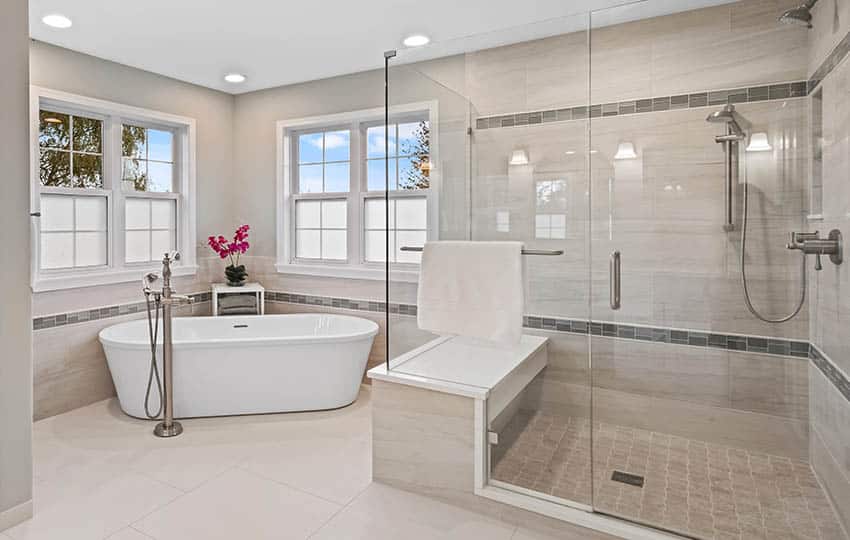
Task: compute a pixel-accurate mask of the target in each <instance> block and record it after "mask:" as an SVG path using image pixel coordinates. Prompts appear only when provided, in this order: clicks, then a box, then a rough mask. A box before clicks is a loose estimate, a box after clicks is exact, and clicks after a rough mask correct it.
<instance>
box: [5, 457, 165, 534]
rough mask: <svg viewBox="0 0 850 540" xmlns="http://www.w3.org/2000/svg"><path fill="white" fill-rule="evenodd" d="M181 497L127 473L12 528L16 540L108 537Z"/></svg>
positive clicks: (42, 511)
mask: <svg viewBox="0 0 850 540" xmlns="http://www.w3.org/2000/svg"><path fill="white" fill-rule="evenodd" d="M180 495H181V492H180V491H178V490H176V489H174V488H172V487H170V486H167V485H165V484H162V483H161V482H157V481H155V480H152V479H150V478H147V477H145V476H142V475H140V474H138V473H133V472H126V473H123V474H120V475H118V476H115V477H113V478H111V479H109V480H106V481H104V482H102V483H99V484H98V485H96V486H92V487H91V488H90V490H89V492H88V493H87V494H85V495H80V494H79V492H76V493H74V494H73V495H72V496H70V497H69V498H67V499H64V500H63V501H62V502H61V503H60V502H55V503H54V504H51V505H50V506H48V507H47V508H45V509H43V510H39V508H40V504H39V502H38V492H36V502H35V508H36V511H35V515H34V517H33V518H32V519H30V520H28V521H25V522H24V523H21V524H20V525H18V526H16V527H13V528H11V529H9V530H8V531H7V532H6V534H8V535H9V536H11V537H12V539H13V540H52V539H54V538H55V539H56V540H77V539H79V540H92V539H100V538H105V537H107V536H108V535H110V534H112V533H115V532H117V531H119V530H121V529H123V528H124V527H127V526H128V525H130V524H131V523H133V522H134V521H136V520H138V519H141V518H142V517H144V516H145V515H147V514H149V513H150V512H152V511H154V510H156V509H157V508H159V507H161V506H164V505H166V504H168V503H170V502H171V501H173V500H174V499H175V498H177V497H178V496H180Z"/></svg>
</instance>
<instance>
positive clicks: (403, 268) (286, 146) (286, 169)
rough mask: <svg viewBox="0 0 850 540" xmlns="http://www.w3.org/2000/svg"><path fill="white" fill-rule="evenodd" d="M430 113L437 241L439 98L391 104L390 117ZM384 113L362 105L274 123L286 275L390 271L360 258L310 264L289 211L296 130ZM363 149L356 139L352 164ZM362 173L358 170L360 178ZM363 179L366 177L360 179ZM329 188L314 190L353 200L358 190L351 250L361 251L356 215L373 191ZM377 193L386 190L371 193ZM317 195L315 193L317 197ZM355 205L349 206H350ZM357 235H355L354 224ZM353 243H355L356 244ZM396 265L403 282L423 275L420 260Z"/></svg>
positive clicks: (431, 215)
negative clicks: (298, 246) (299, 254)
mask: <svg viewBox="0 0 850 540" xmlns="http://www.w3.org/2000/svg"><path fill="white" fill-rule="evenodd" d="M422 111H427V112H428V119H429V122H430V125H431V157H430V161H431V163H432V164H434V169H432V172H431V177H430V180H431V187H430V189H428V190H427V191H428V193H427V198H428V230H427V235H428V239H429V240H436V239H437V238H438V236H439V221H438V219H439V215H440V214H439V209H438V204H439V202H438V201H439V192H440V179H441V176H440V167H439V166H438V164H439V163H440V161H439V148H440V146H439V107H438V102H437V101H436V100H431V101H423V102H417V103H407V104H404V105H398V106H393V107H390V116H391V117H392V116H398V115H403V114H407V113H415V112H422ZM383 118H384V108H383V107H376V108H374V109H363V110H359V111H351V112H345V113H339V114H328V115H321V116H311V117H306V118H296V119H292V120H280V121H278V122H277V123H276V128H275V133H276V144H277V152H276V159H277V161H276V169H277V170H276V197H275V201H276V203H275V207H276V212H275V213H276V230H277V263H276V264H275V268H276V269H277V271H278V272H279V273H282V274H295V275H309V276H321V277H334V278H351V279H369V280H383V279H385V278H386V277H387V276H386V271H385V269H384V263H375V264H369V263H364V262H362V261H359V260H349V261H327V262H324V261H323V262H316V263H308V262H305V261H303V260H297V259H295V249H294V248H295V246H294V245H293V244H294V242H293V236H294V235H293V232H294V228H295V225H294V216H292V215H291V212H290V208H293V200H294V199H298V198H299V195H298V194H296V193H293V174H292V166H293V155H292V153H293V152H292V149H293V133H294V132H297V131H300V130H305V129H312V128H320V127H322V126H328V127H334V126H339V125H340V124H352V123H355V122H357V123H359V122H367V121H370V120H382V119H383ZM360 161H362V152H360V149H359V148H355V145H354V144H353V143H352V148H351V168H352V170H353V169H354V167H359V168H363V167H364V164H363V163H360ZM359 176H361V175H358V178H359ZM361 180H362V179H361ZM353 188H354V186H352V193H344V194H340V193H328V194H315V195H317V196H318V197H327V198H330V199H339V198H340V195H342V196H344V197H347V198H348V199H349V200H352V198H353V196H355V195H356V200H357V201H359V204H360V209H359V211H355V209H353V208H349V253H351V252H352V249H353V251H354V252H355V253H358V254H360V255H362V245H363V240H362V238H363V234H364V232H363V230H362V229H363V224H362V220H361V219H360V218H358V219H357V220H352V216H353V215H356V216H362V213H363V209H362V207H363V204H364V202H365V199H366V198H367V197H368V196H371V195H372V194H368V195H367V192H366V191H363V190H362V188H361V186H357V190H358V193H353ZM373 193H374V194H377V193H383V192H373ZM415 196H420V197H421V196H422V194H421V193H419V194H417V193H416V191H415V190H411V191H404V190H399V191H397V192H393V193H392V197H415ZM318 197H313V198H318ZM349 206H351V205H349ZM355 227H356V228H357V229H360V230H354V234H351V231H352V228H355ZM352 240H353V242H355V244H352ZM394 266H396V267H395V268H394V269H393V270H392V271H391V274H392V275H391V278H392V280H393V281H403V282H412V283H415V282H416V281H417V280H418V279H419V268H418V266H417V265H404V264H401V265H394Z"/></svg>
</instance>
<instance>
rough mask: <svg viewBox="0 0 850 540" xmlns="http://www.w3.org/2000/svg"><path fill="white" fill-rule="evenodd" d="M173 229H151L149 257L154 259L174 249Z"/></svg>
mask: <svg viewBox="0 0 850 540" xmlns="http://www.w3.org/2000/svg"><path fill="white" fill-rule="evenodd" d="M173 238H174V232H173V231H153V232H152V233H151V257H152V258H153V259H154V260H156V259H159V258H160V257H161V256H163V255H165V254H166V253H168V252H170V251H173V250H174V243H173V242H172V239H173Z"/></svg>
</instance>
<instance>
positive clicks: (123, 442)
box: [0, 389, 595, 540]
mask: <svg viewBox="0 0 850 540" xmlns="http://www.w3.org/2000/svg"><path fill="white" fill-rule="evenodd" d="M370 413H371V410H370V404H369V391H368V389H364V391H363V392H362V393H361V396H360V399H358V401H357V402H356V403H355V404H354V405H352V406H350V407H346V408H345V409H340V410H337V411H329V412H319V413H303V414H282V415H262V416H244V417H228V418H206V419H193V420H186V421H184V422H183V425H184V427H185V433H184V434H183V435H181V436H180V437H176V438H174V439H166V440H163V439H156V438H155V437H153V435H152V434H151V430H152V429H153V425H154V424H153V423H152V422H146V421H142V420H137V419H133V418H129V417H127V416H126V415H124V414H123V413H122V412H121V411H120V409H119V407H118V404H117V401H116V400H114V399H110V400H106V401H102V402H99V403H95V404H93V405H90V406H88V407H83V408H81V409H77V410H75V411H71V412H69V413H66V414H63V415H59V416H55V417H52V418H48V419H45V420H42V421H40V422H37V423H36V424H34V427H33V446H34V448H33V455H34V470H35V474H36V480H35V482H34V505H35V517H34V518H33V519H31V520H29V521H27V522H25V523H22V524H20V525H18V526H16V527H13V528H12V529H10V530H8V531H5V532H4V533H0V540H54V539H55V540H78V539H79V540H104V539H109V540H172V539H173V540H177V539H179V540H195V539H203V540H216V539H228V540H233V539H246V540H262V539H265V538H275V539H307V538H310V539H312V540H349V539H350V540H358V539H367V538H368V539H369V540H398V539H400V538H403V539H405V540H427V539H443V540H461V539H463V540H475V539H479V538H480V539H485V538H486V539H487V540H550V539H554V538H558V539H561V540H563V539H564V538H570V539H579V538H589V536H586V533H588V532H589V531H586V530H584V529H579V528H576V535H575V536H572V535H569V536H564V535H563V533H561V534H558V535H556V536H547V535H544V536H540V535H539V534H538V533H531V532H529V531H526V530H524V529H522V528H519V529H517V527H515V526H514V525H512V524H509V523H507V522H505V521H501V520H498V519H496V518H494V517H490V516H486V515H480V514H477V513H475V512H472V511H468V510H464V509H461V508H457V507H454V506H451V505H448V504H445V503H442V502H438V501H436V500H433V499H430V498H427V497H423V496H420V495H416V494H413V493H408V492H405V491H401V490H397V489H394V488H390V487H388V486H384V485H381V484H372V483H371V446H370V445H371V414H370ZM594 538H595V536H594Z"/></svg>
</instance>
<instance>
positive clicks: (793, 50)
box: [379, 0, 847, 540]
mask: <svg viewBox="0 0 850 540" xmlns="http://www.w3.org/2000/svg"><path fill="white" fill-rule="evenodd" d="M672 4H676V5H681V4H682V3H670V2H663V1H655V0H646V1H643V2H637V3H629V4H628V5H626V6H621V7H616V8H611V9H604V10H599V11H594V12H592V13H585V14H580V15H576V16H572V17H566V18H564V19H561V20H556V21H546V22H545V24H540V25H531V26H529V27H525V28H521V29H514V31H511V32H507V31H506V32H497V33H495V34H493V35H483V36H475V37H474V39H470V40H460V41H461V43H455V42H443V43H440V42H437V43H434V44H432V45H431V46H434V47H439V48H440V50H451V51H461V50H463V51H466V52H465V53H464V54H460V55H457V56H454V57H452V59H451V61H450V62H447V64H446V65H440V64H438V63H437V64H435V63H432V62H431V61H429V62H427V63H425V64H417V63H416V60H418V59H421V58H427V57H428V55H427V54H426V52H427V51H424V50H421V49H420V50H408V49H402V50H399V51H398V56H397V57H396V58H394V59H392V60H391V61H390V63H389V68H388V78H387V80H388V91H387V126H385V129H389V130H392V129H393V126H394V125H399V124H402V123H403V122H406V121H409V120H408V119H409V118H411V117H415V115H417V114H421V115H423V117H427V118H429V119H430V121H431V124H430V133H431V134H432V137H435V138H434V139H432V140H431V144H430V147H429V148H430V160H429V164H430V166H431V167H430V169H429V172H430V175H431V176H430V182H429V183H428V190H430V191H427V192H426V191H425V190H421V189H418V188H416V187H412V188H409V189H391V190H390V192H389V193H386V197H387V200H388V201H389V202H390V205H391V206H392V207H393V208H399V206H398V204H399V203H402V201H410V200H417V199H418V200H421V201H425V202H423V203H422V204H423V205H425V206H427V208H428V213H427V219H426V218H423V219H422V220H420V222H419V225H418V230H427V233H421V232H420V233H418V234H420V237H419V240H418V241H417V242H416V243H413V240H412V234H411V233H410V230H412V229H414V228H416V227H413V226H412V224H404V223H402V222H404V221H406V218H403V217H402V216H401V214H395V215H394V218H393V217H391V220H390V221H391V223H392V220H393V219H395V220H401V221H397V222H396V225H395V226H393V225H392V224H391V225H390V226H389V227H387V229H389V230H386V234H387V242H388V243H389V245H390V246H395V247H393V249H394V250H398V253H396V254H395V255H394V257H395V258H396V260H397V261H399V264H391V265H389V266H390V271H389V278H390V279H389V281H390V286H389V287H390V291H389V294H388V297H387V305H386V310H387V318H388V321H389V323H388V327H389V344H388V347H389V357H390V359H391V360H392V359H398V358H399V357H400V356H402V355H404V354H406V353H408V352H410V351H412V350H415V349H418V348H419V347H422V346H423V345H424V344H426V343H429V342H430V340H433V339H434V336H432V335H423V333H422V332H421V331H420V330H419V329H418V328H417V325H416V321H415V319H414V318H412V317H411V315H413V314H415V313H416V305H415V304H416V301H417V289H416V286H415V284H413V283H411V281H412V280H409V279H406V274H405V272H406V271H410V267H409V266H406V265H405V264H401V262H402V261H405V262H409V261H410V260H411V259H405V258H404V256H411V255H415V253H408V252H407V251H402V249H401V248H403V247H404V246H411V245H413V246H419V245H421V242H422V236H427V239H428V240H431V239H439V240H472V241H521V242H522V243H523V244H524V246H525V248H526V249H527V250H551V251H555V252H563V255H558V256H551V257H526V258H525V260H524V263H525V265H526V276H525V281H526V289H525V291H524V292H525V304H526V308H525V318H524V326H525V329H524V331H525V333H526V334H531V335H534V336H539V337H545V338H547V340H548V341H547V347H548V362H547V365H546V367H545V369H542V371H541V372H540V373H539V374H537V375H536V376H534V377H533V378H532V380H531V382H530V383H528V385H527V386H526V387H525V388H524V389H523V390H522V392H520V393H519V394H518V397H517V398H516V399H514V400H513V401H511V402H510V403H499V404H498V405H499V406H498V407H495V406H494V409H495V410H497V411H498V414H497V415H494V416H492V417H490V416H488V415H487V414H484V418H485V421H484V422H483V423H482V424H481V425H478V424H475V425H474V428H475V429H476V430H477V431H476V437H478V436H480V437H481V440H485V442H484V443H483V445H484V446H485V449H484V451H483V452H482V454H483V455H481V456H477V458H478V459H479V461H477V462H476V467H479V466H480V468H476V474H477V475H478V476H476V481H481V482H482V483H483V488H482V489H481V490H480V491H476V493H478V494H482V493H485V495H484V496H489V497H491V498H495V499H496V500H499V501H501V502H509V503H510V504H515V505H517V506H520V507H522V508H526V509H533V510H534V511H541V512H544V513H546V514H547V515H551V516H556V517H562V518H564V519H569V520H573V521H576V520H577V521H578V522H580V523H582V524H590V523H592V522H593V523H595V521H594V520H596V519H602V518H600V515H604V516H607V517H606V518H605V519H608V518H611V519H614V518H616V520H618V521H617V522H618V523H622V521H626V522H630V523H637V524H640V525H648V526H651V527H653V528H655V529H659V530H664V531H672V532H674V533H677V534H682V535H685V536H686V537H692V538H699V539H714V538H726V537H735V538H781V537H793V536H794V535H797V536H799V537H804V538H808V537H812V538H819V539H822V540H827V539H831V538H842V537H843V533H841V532H839V533H837V534H840V535H841V536H838V535H837V534H836V532H835V531H840V530H841V529H840V525H839V524H838V518H836V516H835V514H834V513H833V511H832V509H831V507H829V506H828V503H826V501H827V500H828V499H827V495H826V494H825V492H824V490H823V488H822V486H821V484H820V483H819V481H818V479H817V478H816V476H815V473H814V472H813V469H812V467H811V461H810V455H809V453H810V434H811V429H810V415H812V414H816V412H811V410H810V406H809V401H810V391H809V388H810V386H809V385H810V381H811V380H812V377H814V375H813V373H814V374H818V376H820V375H819V374H820V373H821V371H819V370H818V369H811V368H812V365H814V364H811V363H810V360H809V355H810V351H812V350H813V348H812V347H811V345H810V343H811V341H810V340H812V332H813V330H812V328H814V327H816V326H817V325H818V324H822V321H823V320H824V319H829V320H830V321H831V320H832V319H834V318H835V317H836V315H835V314H836V313H837V311H836V310H837V309H838V308H835V307H829V308H828V310H827V311H824V310H821V311H822V312H821V313H820V315H819V319H818V320H814V315H813V314H814V313H816V312H817V310H818V309H819V308H818V306H817V305H815V304H816V303H817V302H820V304H821V305H824V304H829V302H832V299H831V298H827V297H825V296H824V293H821V294H814V292H813V290H812V288H813V287H814V286H816V285H818V284H819V283H823V282H824V280H825V279H833V278H834V276H837V275H839V274H844V273H845V271H844V270H843V269H841V270H839V269H838V268H837V267H835V266H833V265H832V264H831V263H830V262H828V261H827V259H829V260H830V261H833V262H840V260H841V253H840V251H841V245H842V240H841V238H840V234H839V233H838V232H837V231H835V232H827V231H831V230H832V229H838V228H840V227H841V226H842V223H843V222H841V221H840V220H838V219H833V220H826V219H824V220H823V221H822V222H821V221H816V220H817V219H822V218H818V217H817V216H814V217H813V216H811V215H810V214H811V213H812V212H810V207H809V202H810V201H809V199H810V197H811V192H812V187H811V179H810V175H811V170H812V159H813V158H812V156H813V154H814V152H813V151H812V147H813V145H814V144H815V142H814V140H813V137H812V136H811V133H810V130H811V128H810V125H811V122H810V118H809V116H810V114H811V110H812V100H811V97H810V94H809V87H808V84H807V81H806V78H807V74H808V73H811V72H812V71H811V70H809V68H808V66H807V61H808V58H809V55H808V52H809V40H810V39H812V36H813V34H812V33H810V32H808V31H806V30H805V29H803V28H801V27H799V26H795V25H785V24H779V23H778V22H777V17H778V16H779V14H780V11H781V10H780V8H781V9H789V8H791V7H794V5H795V3H793V2H792V1H790V0H783V1H782V2H763V1H761V0H741V1H738V2H724V3H719V4H718V5H713V6H709V7H703V8H700V9H699V10H698V11H694V10H691V11H682V12H671V8H670V6H671V5H672ZM812 5H813V3H807V5H805V6H801V8H802V7H806V8H807V9H808V8H811V7H812ZM820 7H821V6H820V5H819V6H818V8H820ZM681 9H685V8H681ZM815 12H816V13H817V11H815ZM790 16H791V15H789V17H790ZM509 36H523V39H524V41H523V40H520V41H519V42H514V41H512V40H511V39H510V37H509ZM467 41H468V42H467ZM718 43H724V44H734V47H733V46H732V45H730V46H729V47H730V48H729V51H730V53H729V54H730V55H731V56H730V58H728V59H724V60H723V61H718V56H717V44H718ZM824 96H825V97H824V99H827V98H828V97H829V96H828V94H826V93H825V94H824ZM394 119H395V122H394ZM824 124H825V126H824V130H828V129H830V128H831V127H832V124H831V123H828V122H825V123H824ZM824 136H825V135H824ZM381 142H382V143H383V142H384V141H383V139H382V140H381ZM390 153H391V156H392V160H391V162H390V174H391V175H394V176H393V177H392V178H390V180H389V181H388V182H387V183H388V184H389V185H391V186H396V185H400V184H398V183H397V182H398V179H399V178H401V173H400V172H399V171H400V170H401V169H400V168H394V167H396V165H395V164H396V163H401V161H400V160H399V159H400V158H398V156H396V155H394V154H392V150H390ZM396 154H398V155H399V156H401V155H402V154H401V153H398V152H396ZM516 156H519V157H520V158H521V159H517V158H516ZM402 157H404V156H402ZM828 157H829V156H828ZM405 159H406V158H405ZM420 161H422V160H420ZM841 163H843V162H841ZM404 167H405V169H406V170H407V171H408V172H407V173H405V174H408V175H409V174H411V172H410V171H412V169H411V167H410V166H409V165H408V164H405V165H404ZM414 172H415V171H414ZM414 175H415V174H414ZM842 193H843V192H842ZM382 195H384V193H382ZM393 200H395V201H396V202H395V203H393ZM825 202H826V206H827V207H830V205H832V206H835V207H837V208H839V209H840V210H841V212H842V214H841V215H842V216H844V215H845V214H846V212H847V211H846V209H845V206H844V205H838V204H832V201H828V200H827V201H825ZM382 208H383V207H382ZM819 227H822V232H820V233H818V232H816V230H817V229H818V228H819ZM382 231H384V229H382ZM790 231H794V234H793V236H790ZM730 233H731V234H730ZM407 236H410V237H411V240H402V238H403V237H407ZM789 238H790V240H789ZM786 243H787V246H786ZM797 251H799V252H800V253H797ZM613 253H617V254H618V256H617V257H615V260H617V261H618V262H619V264H618V265H611V255H612V254H613ZM806 255H814V257H807V256H806ZM818 259H820V260H821V262H818ZM808 264H812V266H813V267H814V268H816V269H817V268H819V267H820V266H823V267H824V271H823V272H819V273H813V272H812V273H809V275H808V276H807V275H806V265H808ZM808 270H809V271H810V270H811V268H809V269H808ZM486 271H498V269H487V268H477V267H476V268H470V269H469V272H473V273H474V272H486ZM813 275H814V276H816V277H817V279H814V278H812V276H813ZM742 282H743V287H742ZM742 288H743V289H744V290H743V291H742ZM807 289H808V292H807ZM612 298H615V299H616V300H617V301H615V302H612ZM829 305H830V306H832V304H829ZM792 307H793V309H791V308H792ZM789 309H790V311H789ZM775 314H781V315H783V316H782V317H778V316H776V315H775ZM780 321H781V322H783V324H776V323H778V322H780ZM457 361H458V363H462V360H460V359H458V360H457ZM397 366H398V367H394V365H393V364H392V361H391V362H390V365H389V366H388V368H387V369H388V371H389V370H396V371H398V372H399V373H398V377H399V378H400V379H403V378H405V377H407V378H408V379H410V378H415V377H420V378H421V374H420V373H418V372H417V373H413V372H410V373H408V372H405V371H404V370H405V368H404V367H403V366H404V364H403V363H400V364H397ZM462 371H463V370H462V369H460V368H458V369H450V370H447V371H446V372H444V373H443V374H442V378H441V380H440V381H436V382H434V384H433V386H432V389H433V388H438V390H435V391H436V392H439V391H440V390H439V388H441V387H442V386H441V385H443V386H447V387H451V386H452V385H458V386H463V385H466V386H469V385H470V384H473V385H474V383H470V381H469V380H461V378H462V377H463V374H462ZM479 375H480V374H479ZM432 382H433V381H432ZM379 386H380V385H379ZM432 398H433V399H434V401H433V403H435V404H436V403H441V402H440V401H439V398H438V397H433V396H431V395H429V397H428V399H429V400H430V399H432ZM423 399H425V398H424V397H423ZM429 403H431V402H430V401H429ZM447 406H448V405H447ZM435 407H437V406H436V405H435ZM483 410H484V413H486V412H487V407H486V406H485V407H484V408H483ZM417 418H420V417H419V416H417ZM421 421H422V422H423V423H427V422H428V421H429V419H427V418H421ZM430 421H434V420H433V419H430ZM453 425H454V424H453ZM458 429H460V427H458ZM452 433H453V437H454V433H455V432H454V431H453V432H452ZM382 436H385V437H387V438H388V440H389V441H391V442H392V441H395V439H394V438H393V437H395V434H393V433H389V432H383V434H382ZM449 442H451V441H449ZM388 445H389V443H388ZM379 446H380V445H379ZM380 448H382V450H387V452H389V450H388V448H389V446H380ZM429 452H430V450H429ZM422 454H425V452H422ZM433 455H439V456H441V458H440V459H441V462H440V464H441V465H445V463H451V465H446V466H444V467H443V469H439V468H436V469H435V470H436V472H435V473H434V475H433V476H434V478H430V477H429V478H423V477H422V476H421V475H420V476H417V477H416V478H414V479H410V477H412V476H413V475H412V474H410V475H408V480H409V481H410V483H411V484H414V485H415V484H416V483H419V484H421V485H423V486H425V488H428V489H430V490H431V491H432V492H433V491H434V490H437V489H439V487H440V485H441V483H443V484H445V485H452V486H458V485H460V484H462V482H460V481H459V480H458V481H457V482H455V480H457V479H458V478H460V479H463V478H466V477H464V476H463V475H461V474H451V472H452V471H455V469H454V467H460V466H461V464H460V463H459V462H454V461H451V460H450V459H448V457H445V456H447V455H448V454H446V455H445V456H444V454H442V453H440V452H439V451H437V450H434V451H433ZM444 457H445V459H444ZM423 459H424V458H423ZM428 463H429V464H431V462H430V461H429V462H428ZM397 469H398V468H396V469H394V471H397ZM449 469H450V471H449ZM394 471H390V472H394ZM441 471H444V472H441ZM383 472H386V471H383ZM399 474H401V473H399ZM402 476H404V475H403V474H402ZM450 477H451V478H450ZM471 482H472V480H471V479H470V482H469V483H470V484H471ZM462 487H463V486H460V487H458V489H461V488H462ZM425 488H423V491H428V489H425ZM578 514H580V515H581V516H585V514H590V515H591V516H592V518H587V517H578V518H576V515H578ZM574 518H575V519H574ZM606 523H608V522H607V521H606ZM632 537H635V536H634V535H633V536H632Z"/></svg>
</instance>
